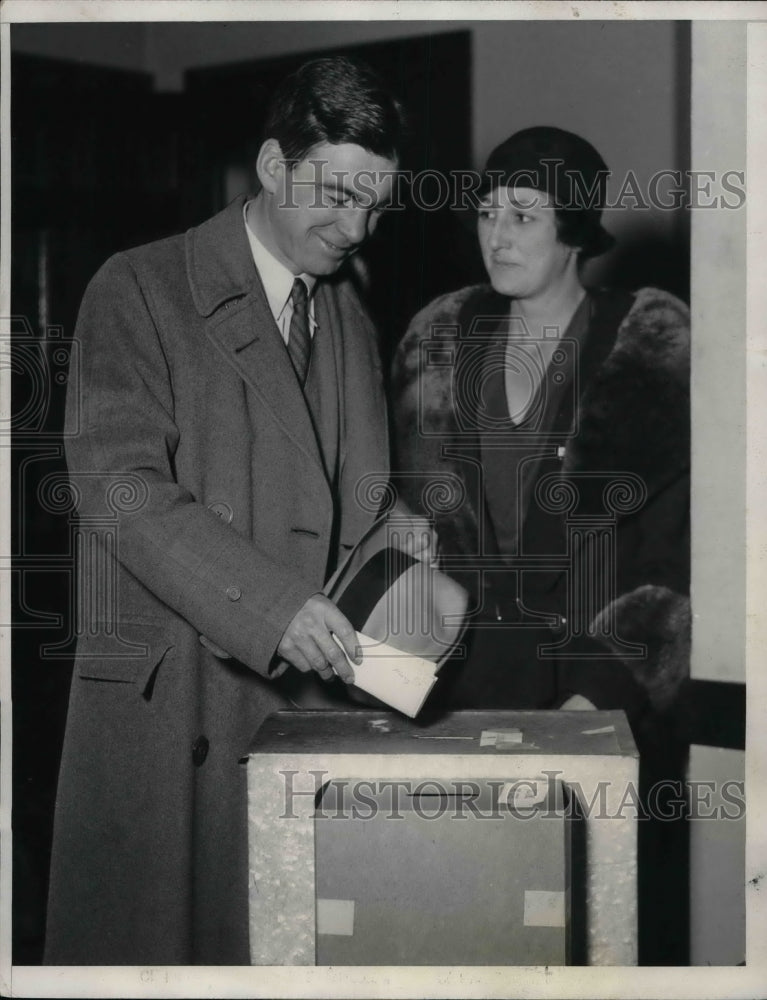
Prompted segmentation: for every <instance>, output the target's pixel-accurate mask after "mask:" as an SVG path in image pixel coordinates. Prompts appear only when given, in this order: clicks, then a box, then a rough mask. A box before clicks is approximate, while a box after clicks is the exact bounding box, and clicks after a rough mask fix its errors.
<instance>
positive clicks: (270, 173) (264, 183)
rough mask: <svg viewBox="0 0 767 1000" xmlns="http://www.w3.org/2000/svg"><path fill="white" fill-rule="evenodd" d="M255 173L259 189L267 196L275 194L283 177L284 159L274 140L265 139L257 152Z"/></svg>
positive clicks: (278, 145)
mask: <svg viewBox="0 0 767 1000" xmlns="http://www.w3.org/2000/svg"><path fill="white" fill-rule="evenodd" d="M256 173H257V174H258V179H259V181H260V182H261V187H262V188H263V189H264V190H265V191H267V192H268V193H269V194H275V193H276V191H277V189H278V188H279V187H281V186H282V184H283V179H284V177H285V157H284V156H283V155H282V150H281V149H280V144H279V143H278V142H277V140H276V139H267V140H266V141H265V142H264V143H263V144H262V146H261V149H260V150H259V151H258V157H257V159H256Z"/></svg>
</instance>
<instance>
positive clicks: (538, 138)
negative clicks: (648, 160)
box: [394, 127, 689, 722]
mask: <svg viewBox="0 0 767 1000" xmlns="http://www.w3.org/2000/svg"><path fill="white" fill-rule="evenodd" d="M607 176H608V170H607V167H606V166H605V163H604V161H603V160H602V158H601V157H600V155H599V154H598V153H597V151H596V150H595V149H594V148H593V147H592V146H591V145H590V144H589V143H588V142H586V141H585V140H584V139H582V138H580V137H578V136H576V135H573V134H572V133H569V132H565V131H563V130H561V129H556V128H550V127H538V128H530V129H525V130H524V131H522V132H517V133H516V134H514V135H512V136H511V137H510V138H509V139H507V140H506V141H505V142H504V143H502V144H501V145H500V146H498V148H497V149H496V150H494V152H493V153H492V154H491V156H490V158H489V160H488V163H487V167H486V169H485V172H484V175H483V185H482V188H481V190H480V201H479V213H478V220H477V234H478V239H479V245H480V249H481V252H482V257H483V260H484V264H485V268H486V270H487V274H488V278H489V285H482V286H472V287H468V288H463V289H461V290H459V291H457V292H453V293H450V294H448V295H445V296H442V297H441V298H439V299H437V300H436V301H434V302H432V303H431V304H430V305H429V306H427V307H426V308H425V309H424V310H422V311H421V312H420V313H419V314H418V315H417V316H416V317H415V318H414V320H413V321H412V323H411V325H410V328H409V329H408V331H407V334H406V335H405V338H404V339H403V341H402V343H401V345H400V347H399V350H398V352H397V356H396V360H395V370H394V395H395V415H396V425H397V452H398V454H397V459H398V465H399V468H400V470H401V471H403V472H406V473H408V475H406V476H404V477H403V481H404V483H405V487H406V488H405V492H406V493H408V494H409V495H408V497H407V499H408V500H409V501H410V502H411V504H413V505H414V506H415V507H419V506H420V509H421V510H424V511H425V512H426V513H430V514H433V515H434V517H435V521H436V526H437V532H438V535H439V538H440V544H441V551H442V557H443V565H444V567H445V568H446V569H448V571H451V572H454V573H455V574H456V575H459V576H460V577H461V579H462V582H464V583H466V584H468V585H469V587H470V589H471V591H472V592H473V594H474V597H475V603H476V610H475V614H474V615H473V617H472V618H471V619H470V622H471V628H470V633H472V635H471V640H470V644H469V655H468V659H467V660H465V661H464V662H463V663H456V664H455V667H456V669H455V677H454V678H453V680H454V684H453V686H452V688H451V689H450V690H449V693H448V689H449V688H450V684H449V682H446V683H444V684H443V689H444V690H445V693H446V698H447V700H448V702H449V703H450V704H452V705H454V706H455V707H490V706H492V707H507V708H547V707H557V706H561V705H562V704H568V705H575V704H578V705H582V704H586V703H584V701H583V699H584V698H585V699H587V703H590V704H593V705H596V706H597V707H603V708H607V707H618V706H621V707H626V708H627V710H628V711H629V713H630V715H631V714H633V716H634V719H633V721H635V722H636V721H638V720H641V718H643V717H644V714H645V713H646V712H648V711H652V712H654V713H657V712H662V711H665V709H667V708H668V707H669V706H670V704H671V702H672V701H673V699H674V695H675V693H676V691H677V689H678V687H679V685H680V683H681V681H682V679H683V677H684V674H685V671H686V666H687V650H688V642H687V632H688V626H689V605H688V600H687V597H686V595H687V593H688V590H689V543H688V535H689V533H688V511H689V476H688V473H689V375H688V370H689V320H688V311H687V308H686V306H684V304H683V303H681V302H680V301H679V300H677V299H676V298H674V297H673V296H672V295H670V294H668V293H666V292H663V291H658V290H656V289H648V288H645V289H641V290H640V291H638V292H637V293H636V294H633V295H632V294H629V293H625V292H614V291H592V290H587V289H586V288H585V287H584V285H583V283H582V280H581V263H582V262H583V261H584V260H585V259H587V258H589V257H593V256H596V255H597V254H600V253H603V252H604V251H605V250H607V249H609V248H610V247H611V246H612V244H613V242H614V241H613V239H612V237H611V236H610V235H609V234H608V233H607V232H606V230H605V229H604V228H603V227H602V224H601V212H602V206H603V204H604V198H605V190H606V179H607ZM414 473H415V474H417V475H413V474H414ZM440 482H442V483H443V484H444V487H445V489H444V491H443V492H442V494H440V492H439V490H437V491H436V492H435V490H434V487H435V486H436V485H438V484H439V483H440ZM435 496H436V497H437V498H438V500H439V503H438V505H437V506H436V507H434V506H432V509H429V503H428V500H429V497H432V498H433V497H435ZM424 500H425V501H426V502H424ZM574 694H577V695H578V696H579V698H578V699H577V701H576V702H573V701H568V699H570V698H571V697H572V696H573V695H574Z"/></svg>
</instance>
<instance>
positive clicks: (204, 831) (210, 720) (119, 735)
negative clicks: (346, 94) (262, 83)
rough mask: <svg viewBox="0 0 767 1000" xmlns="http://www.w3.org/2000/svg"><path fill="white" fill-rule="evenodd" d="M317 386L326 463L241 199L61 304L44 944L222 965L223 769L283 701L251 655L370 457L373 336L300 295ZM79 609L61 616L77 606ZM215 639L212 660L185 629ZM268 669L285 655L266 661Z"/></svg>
mask: <svg viewBox="0 0 767 1000" xmlns="http://www.w3.org/2000/svg"><path fill="white" fill-rule="evenodd" d="M315 318H316V321H317V323H318V330H319V332H320V333H324V332H329V333H330V334H331V336H332V343H333V350H334V355H335V364H336V371H337V383H338V405H339V421H338V426H339V433H338V442H337V443H338V462H337V464H336V473H335V481H331V480H332V479H333V477H332V476H329V474H328V473H326V471H325V468H324V466H323V461H322V459H321V453H320V450H319V446H318V441H317V437H316V434H315V431H314V428H313V425H312V421H311V417H310V414H309V411H308V408H307V406H306V403H305V401H304V397H303V394H302V392H301V389H300V387H299V385H298V382H297V380H296V378H295V375H294V372H293V369H292V367H291V364H290V360H289V357H288V354H287V351H286V350H285V345H284V343H283V341H282V339H281V337H280V334H279V331H278V330H277V327H276V324H275V323H274V320H273V317H272V314H271V312H270V311H269V306H268V304H267V301H266V298H265V293H264V290H263V287H262V285H261V282H260V279H259V277H258V274H257V272H256V270H255V267H254V265H253V260H252V257H251V254H250V249H249V246H248V242H247V237H246V233H245V229H244V225H243V218H242V200H241V199H240V200H238V201H236V202H234V203H232V205H230V206H229V207H228V208H227V209H225V210H224V211H223V212H221V213H220V214H219V215H217V216H215V217H214V218H212V219H210V220H208V221H207V222H205V223H203V224H202V225H200V226H198V227H196V228H193V229H191V230H189V231H188V232H187V233H186V234H185V235H181V236H178V237H172V238H170V239H167V240H163V241H160V242H157V243H153V244H150V245H147V246H144V247H140V248H138V249H135V250H131V251H128V252H126V253H122V254H118V255H117V256H115V257H113V258H111V259H110V260H109V261H108V262H107V263H106V264H105V265H104V266H103V268H102V269H101V270H100V271H99V272H98V274H97V275H96V276H95V278H94V279H93V281H92V282H91V284H90V286H89V287H88V290H87V292H86V295H85V297H84V300H83V304H82V308H81V311H80V316H79V319H78V324H77V329H76V337H77V338H78V340H79V342H80V353H81V357H82V370H81V372H80V380H79V382H80V391H79V392H77V393H76V392H70V396H69V399H68V410H67V422H68V431H69V432H70V434H71V435H72V436H71V437H70V439H69V440H70V444H69V445H68V448H67V460H68V465H69V471H70V477H71V482H72V488H73V490H74V492H75V495H76V496H77V498H78V514H79V518H80V531H81V536H80V537H81V538H82V539H84V540H85V539H95V540H96V541H95V542H94V543H93V544H91V542H89V541H84V542H83V545H82V546H81V548H82V549H83V551H81V553H80V566H79V593H80V595H89V596H85V597H83V598H82V600H81V602H80V603H81V605H82V614H81V625H80V631H81V632H82V633H84V634H81V635H79V637H78V646H77V659H76V663H75V668H74V674H73V679H72V689H71V696H70V705H69V715H68V719H67V728H66V736H65V745H64V750H63V757H62V763H61V772H60V779H59V788H58V797H57V808H56V819H55V831H54V846H53V858H52V868H51V888H50V898H49V912H48V931H47V941H46V959H45V960H46V962H48V963H51V964H107V965H109V964H146V965H155V964H191V963H200V964H246V963H247V962H248V960H249V956H248V919H247V856H246V803H245V774H244V771H245V769H244V767H243V765H242V764H241V763H239V762H240V761H241V759H242V758H243V756H244V755H245V754H246V753H247V751H248V748H249V744H250V742H251V740H252V737H253V735H254V733H255V732H256V730H257V728H258V726H259V725H260V723H261V721H262V720H263V718H264V717H265V715H266V714H267V713H268V712H270V711H274V710H275V709H278V708H283V707H286V706H287V704H288V702H287V701H286V699H285V697H284V696H283V695H282V694H281V693H280V691H279V686H280V681H279V679H277V680H275V678H279V675H280V674H281V672H282V671H284V670H285V665H284V664H283V665H282V666H281V667H277V669H276V670H275V671H273V672H272V673H271V674H270V661H272V662H273V654H274V651H275V649H276V646H277V644H278V642H279V640H280V637H281V635H282V633H283V631H284V629H285V628H286V626H287V625H288V623H289V622H290V620H291V619H292V617H293V615H294V614H295V613H296V612H297V611H298V609H299V608H300V607H301V605H302V604H303V603H304V601H305V600H306V599H307V598H308V597H309V596H310V595H311V594H313V593H316V592H317V591H318V590H320V589H321V587H322V586H323V583H324V582H325V578H326V573H327V569H328V566H329V565H332V563H333V562H334V561H335V560H336V559H337V558H338V557H339V556H340V555H342V554H343V552H344V551H346V550H347V549H350V548H351V547H352V546H353V545H354V544H355V543H356V541H357V540H358V539H359V538H360V537H361V535H362V534H363V533H364V531H365V530H366V529H367V528H368V526H369V525H370V523H371V522H372V520H373V517H374V513H373V512H371V511H370V509H368V508H366V507H365V506H364V505H362V504H360V503H359V502H358V499H357V496H356V494H355V490H356V487H357V484H358V482H359V481H360V479H361V478H362V477H363V476H364V475H365V474H366V473H368V472H371V471H374V472H382V473H384V474H385V473H386V470H387V468H388V443H387V429H386V416H385V403H384V396H383V390H382V380H381V370H380V361H379V359H378V353H377V344H376V338H375V332H374V330H373V327H372V325H371V323H370V320H369V318H368V317H367V315H366V314H365V311H364V309H363V308H362V306H361V304H360V302H359V299H358V298H357V295H356V293H355V292H354V290H353V288H352V287H351V285H350V283H349V281H348V280H345V279H344V278H343V277H340V276H337V277H336V278H334V279H332V280H324V281H322V282H321V283H320V284H319V286H318V290H317V293H316V297H315ZM83 621H84V622H85V624H83ZM201 636H204V637H205V638H206V639H207V640H209V641H210V642H211V643H213V644H215V645H216V646H218V647H221V649H223V650H225V651H226V652H227V653H229V654H230V657H231V658H230V659H223V658H219V657H217V656H216V655H214V654H213V653H212V652H211V651H210V649H209V648H208V647H207V646H205V645H203V644H202V643H201V641H200V637H201ZM290 672H291V673H292V668H291V669H290Z"/></svg>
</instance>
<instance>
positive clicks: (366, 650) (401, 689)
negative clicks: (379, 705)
mask: <svg viewBox="0 0 767 1000" xmlns="http://www.w3.org/2000/svg"><path fill="white" fill-rule="evenodd" d="M336 641H338V640H336ZM357 643H358V644H359V646H360V647H361V649H362V663H360V664H357V663H352V664H351V666H352V669H353V670H354V684H355V686H356V687H358V688H359V689H360V690H361V691H365V692H366V693H367V694H372V695H373V697H374V698H378V699H379V700H380V701H383V702H385V703H386V704H387V705H391V707H392V708H396V709H397V711H398V712H402V713H403V714H404V715H407V716H409V717H410V718H411V719H414V718H415V717H416V715H418V713H419V712H420V710H421V707H422V706H423V703H424V702H425V701H426V696H427V695H428V694H429V692H430V691H431V689H432V688H433V687H434V684H435V682H436V680H437V667H436V664H434V663H432V662H431V661H430V660H424V659H422V658H421V657H420V656H414V655H412V654H411V653H403V652H401V651H400V650H399V649H395V648H394V647H393V646H388V645H387V644H386V643H385V642H377V641H376V640H375V639H371V638H370V637H369V636H367V635H363V633H362V632H358V633H357ZM339 645H340V643H339ZM341 648H343V647H341ZM347 659H348V657H347Z"/></svg>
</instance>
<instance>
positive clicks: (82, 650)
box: [75, 621, 175, 698]
mask: <svg viewBox="0 0 767 1000" xmlns="http://www.w3.org/2000/svg"><path fill="white" fill-rule="evenodd" d="M174 645H175V643H174V641H173V637H172V635H171V634H170V632H169V631H168V629H167V627H164V626H162V625H159V624H157V623H149V622H125V621H121V622H119V623H117V625H116V626H112V625H109V626H107V624H106V623H104V624H103V627H102V629H100V630H99V631H97V632H96V633H95V634H89V635H84V636H80V637H79V639H78V641H77V658H76V666H75V672H76V674H77V676H78V677H81V678H82V679H84V680H94V681H112V682H113V683H122V684H135V685H136V686H137V687H138V689H139V691H140V692H141V693H142V694H143V695H144V696H145V697H147V698H148V697H150V696H151V691H152V688H153V686H154V681H155V677H156V671H157V669H158V667H159V666H160V664H161V663H162V662H163V660H164V659H165V658H166V656H167V655H168V653H169V652H170V651H171V650H172V649H173V647H174Z"/></svg>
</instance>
